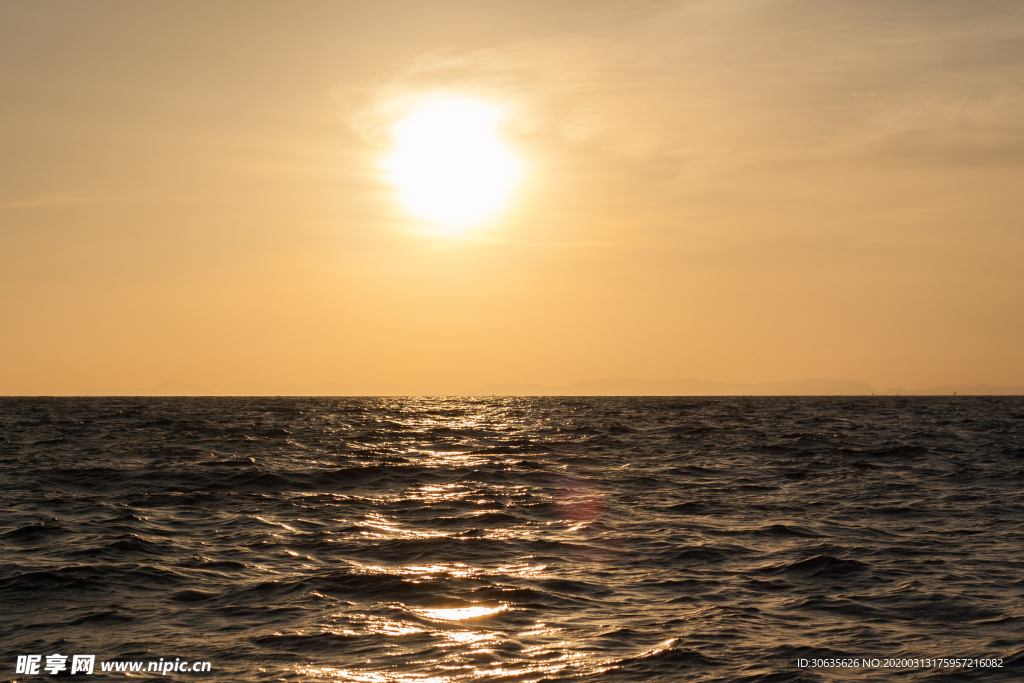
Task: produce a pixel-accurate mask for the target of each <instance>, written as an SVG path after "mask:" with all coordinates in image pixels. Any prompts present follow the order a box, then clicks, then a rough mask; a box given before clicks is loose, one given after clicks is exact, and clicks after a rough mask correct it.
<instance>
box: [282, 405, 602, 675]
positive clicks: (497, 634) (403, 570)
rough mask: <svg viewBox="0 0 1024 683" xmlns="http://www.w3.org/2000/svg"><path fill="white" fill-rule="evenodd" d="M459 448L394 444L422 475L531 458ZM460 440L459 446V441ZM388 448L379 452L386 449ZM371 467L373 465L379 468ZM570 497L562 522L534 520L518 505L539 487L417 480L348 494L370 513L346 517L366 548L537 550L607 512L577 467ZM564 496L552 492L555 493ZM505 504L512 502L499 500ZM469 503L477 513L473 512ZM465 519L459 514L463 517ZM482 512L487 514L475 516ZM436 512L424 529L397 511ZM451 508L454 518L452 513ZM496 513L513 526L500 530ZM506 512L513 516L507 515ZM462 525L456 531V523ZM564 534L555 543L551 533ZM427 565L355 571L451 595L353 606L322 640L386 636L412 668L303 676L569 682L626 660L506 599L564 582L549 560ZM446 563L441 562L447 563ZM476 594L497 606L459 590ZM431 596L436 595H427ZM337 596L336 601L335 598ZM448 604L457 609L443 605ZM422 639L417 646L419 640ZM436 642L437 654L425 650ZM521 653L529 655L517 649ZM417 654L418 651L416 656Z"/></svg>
mask: <svg viewBox="0 0 1024 683" xmlns="http://www.w3.org/2000/svg"><path fill="white" fill-rule="evenodd" d="M390 423H391V425H389V426H390V428H391V429H400V430H403V431H405V430H408V431H409V432H411V433H417V434H423V433H431V432H433V431H436V432H442V433H444V434H456V435H457V434H460V433H472V432H478V431H480V430H482V429H486V430H489V431H498V432H499V433H500V432H502V431H513V430H515V429H517V427H518V426H517V424H516V421H515V420H512V421H502V422H499V423H498V424H495V423H494V422H493V421H492V422H491V423H490V424H485V423H484V421H482V420H481V419H479V418H478V417H476V416H472V414H470V415H464V416H451V415H438V416H430V415H422V414H420V415H417V416H416V417H414V418H403V417H402V416H400V415H394V416H392V418H391V420H390ZM455 441H456V443H455V444H453V446H454V447H452V446H449V447H447V448H432V447H429V446H428V445H427V444H424V443H422V442H420V443H417V444H415V445H410V447H409V448H403V447H402V445H401V444H400V443H390V444H388V447H389V448H392V449H394V450H396V451H398V452H401V453H402V454H403V455H402V457H403V458H405V459H407V460H410V461H414V462H416V463H417V465H418V466H420V467H425V468H429V469H436V470H438V471H459V472H472V471H473V470H474V468H478V467H481V466H487V465H492V464H493V463H494V462H495V459H496V457H497V458H498V461H499V462H500V461H502V460H504V461H505V462H506V466H507V467H509V468H516V467H518V466H521V463H524V458H523V456H522V455H515V456H510V457H507V458H506V457H505V456H501V455H500V454H497V455H496V454H495V453H493V452H488V451H482V450H480V449H479V448H476V447H473V446H472V445H470V444H467V445H466V446H464V447H462V446H459V445H458V438H456V439H455ZM449 442H450V440H449ZM377 447H378V448H379V447H380V445H379V444H378V446H377ZM368 464H369V463H368ZM556 485H557V489H558V492H559V495H558V496H557V497H552V498H551V499H550V504H551V506H552V510H553V511H554V512H555V517H554V518H548V519H538V520H536V521H531V522H528V523H524V522H523V520H522V519H516V518H513V517H507V516H508V515H509V514H510V513H513V514H522V512H523V511H522V510H519V511H517V510H516V502H515V501H522V502H523V503H526V502H527V501H530V500H535V499H536V498H537V495H538V491H537V490H535V489H532V488H531V487H529V486H525V485H522V484H517V483H501V482H491V483H489V485H488V486H486V487H480V486H479V485H478V484H476V483H475V482H469V483H463V482H459V481H455V482H452V481H448V482H409V483H408V484H407V485H405V486H402V487H397V488H391V489H390V490H385V491H381V492H379V493H374V494H372V495H363V496H359V495H349V496H346V498H347V499H349V500H359V501H362V502H363V503H365V504H368V505H370V506H371V510H368V511H367V512H365V513H364V515H363V516H362V517H361V518H359V519H350V520H339V521H345V522H346V523H349V524H351V525H352V526H351V528H352V529H353V530H358V531H357V533H358V534H359V535H360V536H361V537H362V538H364V539H366V541H368V542H372V543H380V544H394V543H403V544H404V543H409V544H417V543H438V542H444V541H446V540H448V541H454V542H457V543H467V542H470V541H473V542H480V541H485V542H501V543H516V542H528V543H531V542H536V541H537V540H538V539H539V538H541V537H551V538H562V536H563V534H565V535H567V536H566V537H565V540H566V541H569V540H574V539H575V538H576V537H577V536H578V534H580V533H586V526H587V525H588V524H590V523H592V522H595V521H596V520H597V518H598V517H600V516H601V514H602V513H603V511H604V509H605V505H604V503H603V501H602V494H601V491H600V490H599V488H598V487H597V486H596V485H594V483H592V482H588V481H586V479H585V478H581V477H578V476H575V475H574V474H573V473H572V471H571V468H565V469H564V473H563V474H562V475H560V477H559V479H558V480H557V481H556ZM552 493H553V492H552ZM499 499H501V500H503V501H504V503H501V502H499ZM466 506H472V507H470V508H468V509H467V507H466ZM456 508H457V509H458V510H459V512H458V514H457V515H456V514H454V509H456ZM473 508H476V509H473ZM402 509H415V510H436V511H438V512H436V513H434V514H431V515H428V516H427V518H426V519H425V520H424V522H423V523H416V521H415V519H416V517H415V515H411V516H410V515H407V514H406V515H403V514H396V512H393V511H397V510H402ZM447 509H452V510H453V513H452V514H451V516H448V515H446V514H445V513H444V512H443V511H444V510H447ZM496 516H498V517H501V519H507V520H508V521H506V522H505V523H497V524H495V518H496ZM502 516H504V517H502ZM477 518H480V519H482V520H483V519H486V520H487V521H486V522H481V523H480V524H479V525H477V526H476V528H474V529H471V530H468V531H467V530H466V529H465V528H464V525H465V524H466V523H469V524H473V521H472V520H474V519H477ZM447 521H451V522H453V523H454V522H459V524H458V525H456V528H454V529H452V530H448V529H446V528H445V526H446V522H447ZM552 534H553V536H552ZM430 559H431V560H434V561H428V562H423V563H408V562H406V563H397V564H393V565H392V564H384V563H375V562H359V561H355V560H352V561H349V562H348V564H347V567H346V570H347V571H348V572H350V573H352V574H357V575H358V574H361V575H366V576H384V577H395V578H396V579H399V580H401V581H402V582H403V583H404V584H407V585H412V586H422V587H428V591H429V587H431V586H437V587H439V588H441V587H446V588H445V589H444V594H441V592H440V591H439V594H438V595H437V596H436V598H434V599H430V598H427V597H425V598H424V600H426V601H427V602H428V603H429V602H433V601H434V600H436V601H437V602H440V603H441V604H415V603H410V602H409V601H408V600H406V601H404V602H402V601H397V600H396V601H393V602H377V603H375V604H367V605H365V607H364V608H362V609H352V608H351V607H345V608H344V609H343V610H342V611H340V612H336V613H332V614H329V615H326V618H325V619H324V621H323V623H322V629H323V632H325V633H329V634H333V635H335V636H341V637H347V638H365V637H371V638H377V639H384V641H385V642H386V643H390V644H385V645H384V647H386V648H392V649H393V650H394V652H395V654H396V655H397V654H398V653H400V652H401V653H403V654H402V658H403V663H402V665H401V666H394V665H389V664H388V661H387V660H386V659H385V660H383V661H382V660H380V659H379V658H378V659H374V660H373V661H369V660H368V661H367V662H366V666H365V668H364V667H358V668H353V667H352V666H351V664H349V665H348V666H339V667H332V666H313V665H308V666H303V667H298V668H297V669H296V671H297V673H299V674H300V675H302V676H307V677H309V678H316V679H329V680H338V681H353V682H356V683H455V682H457V681H486V680H494V681H505V680H515V681H520V682H522V683H529V682H531V681H539V680H542V679H546V678H550V677H552V676H560V675H578V674H580V673H584V672H585V673H586V674H588V675H594V674H598V675H599V674H600V673H601V672H603V671H608V670H610V669H613V668H616V662H617V660H616V659H615V658H613V657H606V656H601V655H600V654H599V653H598V652H595V651H594V650H593V649H592V648H589V647H582V646H581V645H582V644H581V643H577V642H575V640H574V639H573V638H572V637H568V635H567V633H566V632H565V628H564V627H563V626H558V625H554V624H550V623H545V622H544V621H542V620H539V619H536V618H534V619H529V617H528V616H527V618H526V622H527V623H525V624H523V623H522V622H523V621H524V619H523V617H524V616H525V615H528V614H529V612H530V611H531V608H530V607H527V606H523V605H519V604H517V603H516V602H515V601H508V600H502V599H501V595H502V594H505V593H506V592H509V591H511V592H512V593H514V592H515V591H513V590H512V588H511V584H510V583H509V582H513V581H514V582H516V583H517V584H525V585H528V584H529V583H530V582H545V581H551V580H560V577H557V576H554V575H552V574H550V572H549V570H548V565H547V563H546V562H544V561H537V560H534V559H532V558H531V557H523V558H522V561H519V562H512V563H509V562H505V563H494V564H490V563H488V562H487V561H486V559H487V558H486V557H481V558H479V561H477V562H472V563H471V562H467V561H458V560H454V559H453V560H451V561H444V560H443V558H439V557H438V556H437V555H433V556H431V557H430ZM438 559H442V561H437V560H438ZM585 559H586V560H587V561H594V560H596V561H599V562H605V561H607V560H608V559H609V558H608V557H605V556H603V555H600V554H598V555H594V554H593V553H589V554H585ZM459 582H461V583H462V584H465V585H468V586H471V587H472V586H479V585H488V586H492V587H493V588H489V589H488V590H489V591H491V592H493V593H495V595H494V598H496V599H491V600H486V601H479V600H478V599H475V598H474V593H473V591H472V590H469V591H467V592H466V593H465V594H464V595H461V596H460V595H459V594H458V593H455V592H453V591H452V590H451V589H450V586H451V585H452V584H459ZM426 595H429V592H428V593H427V594H426ZM324 597H325V598H326V596H324ZM444 602H447V603H448V604H444ZM413 642H415V643H418V645H413V644H412V643H413ZM426 642H429V643H430V645H429V646H426V645H425V643H426ZM516 643H521V644H519V645H518V654H515V652H516V649H515V648H516V646H514V645H513V644H516ZM413 653H416V654H413Z"/></svg>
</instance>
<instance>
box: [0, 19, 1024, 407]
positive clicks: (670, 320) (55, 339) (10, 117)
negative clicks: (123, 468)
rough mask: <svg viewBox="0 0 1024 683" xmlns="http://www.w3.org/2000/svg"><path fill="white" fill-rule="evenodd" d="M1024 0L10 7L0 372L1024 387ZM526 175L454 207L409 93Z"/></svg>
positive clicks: (22, 388)
mask: <svg viewBox="0 0 1024 683" xmlns="http://www.w3.org/2000/svg"><path fill="white" fill-rule="evenodd" d="M1022 84H1024V5H1022V4H1021V3H1019V2H974V3H962V2H957V3H953V2H942V1H929V2H924V1H922V2H902V3H891V2H857V3H852V2H851V3H821V2H817V1H811V0H788V1H777V2H773V1H768V0H764V1H738V2H721V1H716V2H599V1H597V0H586V1H583V0H579V1H564V0H563V1H561V2H556V3H550V2H540V1H536V2H524V1H518V2H507V3H497V2H495V3H481V2H473V1H468V0H467V1H465V2H431V1H428V0H416V1H415V2H413V1H409V2H374V3H356V2H350V3H336V2H303V3H280V2H273V3H267V2H249V1H247V2H215V3H209V2H148V3H134V2H80V3H65V2H60V3H58V2H39V1H36V0H32V1H31V2H30V1H28V0H12V1H9V2H5V3H3V4H2V5H0V91H2V97H0V125H2V127H0V131H2V133H0V145H2V147H0V179H2V182H0V320H2V321H3V323H2V330H3V333H2V334H0V394H74V393H78V392H81V391H85V390H89V389H93V388H97V387H105V388H110V389H112V390H116V391H128V392H131V391H142V390H145V389H147V388H149V387H152V386H153V385H156V384H158V383H160V382H162V381H164V380H168V379H170V380H175V381H179V382H188V383H196V384H201V385H203V386H206V387H209V388H211V389H213V390H217V388H218V387H224V386H227V385H231V384H234V383H239V382H247V381H259V382H265V383H269V384H272V385H273V384H278V385H290V386H300V387H310V388H318V389H319V390H324V391H328V392H330V393H379V392H383V393H430V394H433V393H462V392H470V391H472V390H473V389H475V388H477V387H480V386H482V385H486V384H489V383H493V382H538V383H545V384H553V385H559V384H568V383H572V382H576V381H580V380H586V379H591V378H596V377H604V376H627V377H640V378H651V379H667V378H682V377H701V378H705V379H711V380H721V381H727V382H762V381H778V380H788V379H797V378H804V377H829V378H848V379H859V380H863V381H866V382H869V383H870V384H872V385H874V386H876V387H879V388H883V389H884V388H886V387H894V386H903V387H911V388H914V387H927V386H931V385H939V384H958V383H988V384H996V385H1013V384H1017V385H1020V384H1024V351H1022V349H1024V222H1022V219H1024V191H1021V184H1022V179H1024V173H1022V171H1024V86H1022ZM434 96H445V97H451V96H455V97H468V98H474V99H476V100H477V101H482V102H487V103H489V104H491V105H493V106H495V107H497V108H499V109H500V110H501V111H502V112H503V113H504V115H505V120H504V123H503V124H502V125H503V128H502V135H503V140H504V142H505V143H506V144H507V145H508V146H509V148H510V149H512V150H514V151H515V153H516V155H518V158H520V159H521V160H522V162H523V168H524V169H525V170H524V173H523V176H522V178H521V180H520V181H519V183H518V184H517V185H516V186H515V188H514V191H513V193H512V196H511V200H510V201H509V202H508V204H507V205H506V206H505V207H504V210H503V211H501V212H500V213H499V214H497V215H496V216H494V217H493V218H492V219H490V220H487V221H485V222H483V223H481V224H479V225H476V226H474V227H473V228H471V229H467V230H465V231H462V232H459V233H457V234H455V235H447V236H445V235H438V234H436V231H433V230H432V229H431V226H430V225H429V224H428V223H427V222H425V221H423V220H420V219H417V218H414V217H410V216H409V214H408V211H406V210H405V209H403V207H402V205H401V204H400V203H399V202H398V201H396V197H395V190H394V188H393V187H392V186H391V185H390V184H389V183H388V181H387V178H386V176H385V174H384V173H383V171H382V167H381V159H382V158H384V157H385V156H386V155H387V154H388V151H389V145H390V144H391V137H390V132H391V130H392V127H393V126H394V125H395V123H396V122H397V118H396V117H398V116H399V113H398V112H400V111H402V107H403V106H404V104H403V103H408V102H409V101H412V100H415V99H416V98H430V97H434Z"/></svg>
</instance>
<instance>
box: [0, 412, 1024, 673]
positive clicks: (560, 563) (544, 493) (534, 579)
mask: <svg viewBox="0 0 1024 683" xmlns="http://www.w3.org/2000/svg"><path fill="white" fill-rule="evenodd" d="M1022 441H1024V399H1022V398H1019V397H999V398H986V397H963V398H961V397H938V398H937V397H928V398H912V397H858V398H806V397H801V398H763V397H762V398H662V397H659V398H479V399H465V398H194V399H192V398H168V399H153V398H138V399H137V398H88V399H56V398H55V399H43V398H6V399H0V466H2V469H0V473H2V486H0V490H2V499H0V552H2V556H0V557H2V566H0V605H2V607H0V633H2V634H3V639H2V648H3V658H2V662H0V666H2V667H3V669H2V671H3V672H2V673H0V677H4V680H19V679H22V678H26V677H27V678H28V679H31V680H45V679H47V678H52V676H50V675H48V674H46V673H45V672H43V673H42V674H41V675H39V676H32V675H27V676H26V675H24V674H19V673H17V670H16V667H17V660H18V657H19V656H27V655H40V656H41V657H42V658H43V662H42V663H43V664H44V665H45V664H46V659H45V658H46V656H48V655H53V654H61V655H64V656H71V655H75V654H93V655H95V657H96V660H95V662H96V663H95V671H94V674H93V677H95V678H104V677H109V678H113V677H116V678H119V679H121V678H124V677H125V675H126V674H124V673H106V674H105V673H103V672H102V671H101V670H100V668H101V663H102V662H108V663H109V662H112V661H119V662H126V661H141V662H150V661H158V662H159V661H160V660H161V658H162V659H163V661H164V662H172V661H188V662H195V661H208V662H210V666H211V671H210V672H209V673H193V672H185V673H181V672H179V673H174V672H168V673H167V674H166V675H163V676H158V675H156V674H145V673H140V674H132V678H143V679H145V678H147V676H148V677H150V678H154V677H155V678H158V679H163V680H182V681H192V680H196V681H199V680H204V681H212V680H216V681H278V680H280V681H335V680H337V681H362V682H367V683H398V682H402V683H447V682H455V681H480V682H483V683H490V682H494V681H518V682H523V683H525V682H529V681H563V680H582V681H831V680H844V681H845V680H871V681H877V680H905V681H918V680H921V681H945V680H949V681H961V680H970V681H1003V680H1006V681H1009V680H1024V492H1022V490H1024V443H1022ZM953 658H962V659H966V660H970V661H967V662H960V666H957V665H956V664H957V663H956V662H952V663H949V662H946V663H943V662H942V661H938V660H944V659H953ZM802 659H803V660H806V662H805V663H804V664H803V665H802V664H801V662H800V660H802ZM821 660H824V664H826V666H820V664H822V663H823V662H822V661H821ZM830 660H833V661H830ZM834 660H839V662H838V663H840V664H842V663H843V662H844V660H845V664H846V665H845V666H838V667H837V666H834V665H835V664H836V663H837V662H836V661H834ZM905 660H918V661H917V664H916V665H914V662H913V661H910V662H909V663H908V661H905ZM814 662H817V663H818V664H819V666H812V665H810V664H809V663H814ZM901 662H902V665H901ZM69 663H70V662H69ZM829 664H831V665H829ZM886 664H888V666H886ZM908 664H909V665H908ZM893 665H895V667H896V668H893ZM161 666H162V664H161ZM69 668H70V667H69ZM68 673H69V671H63V672H60V675H61V676H67V675H68ZM76 676H78V677H83V678H85V680H89V678H91V677H85V676H83V675H82V674H76ZM72 678H74V677H72Z"/></svg>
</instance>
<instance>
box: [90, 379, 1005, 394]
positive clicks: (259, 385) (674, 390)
mask: <svg viewBox="0 0 1024 683" xmlns="http://www.w3.org/2000/svg"><path fill="white" fill-rule="evenodd" d="M954 393H956V394H957V395H962V396H1021V395H1024V386H994V385H989V384H951V385H943V386H935V387H929V388H927V389H905V388H903V387H896V388H892V389H887V390H885V391H879V390H878V389H876V388H875V387H873V386H871V385H870V384H867V383H866V382H861V381H860V380H853V379H792V380H788V381H784V382H754V383H731V382H716V381H713V380H706V379H697V378H694V377H691V378H688V379H636V378H633V377H604V378H601V379H591V380H585V381H583V382H576V383H575V384H568V385H564V386H551V385H548V384H526V383H517V382H502V383H498V384H488V385H486V386H482V387H479V388H478V389H476V390H475V391H473V392H469V393H466V394H464V395H468V396H490V395H491V394H494V395H496V396H868V395H871V394H875V395H877V396H885V395H895V394H900V395H903V396H950V395H952V394H954ZM78 395H79V396H378V395H379V396H403V395H408V392H404V391H402V390H401V389H399V388H398V387H385V388H384V390H383V391H382V390H381V389H380V387H379V385H378V387H377V388H376V390H374V389H373V388H371V387H370V386H354V385H348V386H346V385H342V384H333V385H328V384H324V385H320V386H318V387H310V386H301V385H297V384H273V383H270V382H261V381H256V380H250V381H247V382H236V383H233V384H228V385H226V386H223V387H221V388H220V389H216V390H211V389H209V388H208V387H205V386H203V385H201V384H189V383H186V382H177V381H174V380H166V381H163V382H161V383H160V384H157V385H156V386H153V387H150V388H148V389H143V390H123V389H112V388H108V387H98V388H93V389H88V390H86V391H82V392H79V394H78Z"/></svg>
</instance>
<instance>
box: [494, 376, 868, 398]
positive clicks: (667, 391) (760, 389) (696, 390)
mask: <svg viewBox="0 0 1024 683" xmlns="http://www.w3.org/2000/svg"><path fill="white" fill-rule="evenodd" d="M877 393H879V392H878V390H877V389H875V388H874V387H873V386H871V385H870V384H866V383H865V382H861V381H859V380H851V379H793V380H789V381H786V382H758V383H753V384H733V383H730V382H715V381H711V380H706V379H696V378H693V377H691V378H689V379H634V378H631V377H605V378H602V379H592V380H586V381H583V382H576V383H575V384H569V385H567V386H560V387H553V386H547V385H544V384H516V383H503V384H489V385H487V386H485V387H480V389H478V390H477V394H479V395H485V396H486V395H489V394H495V395H502V396H865V395H869V394H877Z"/></svg>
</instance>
